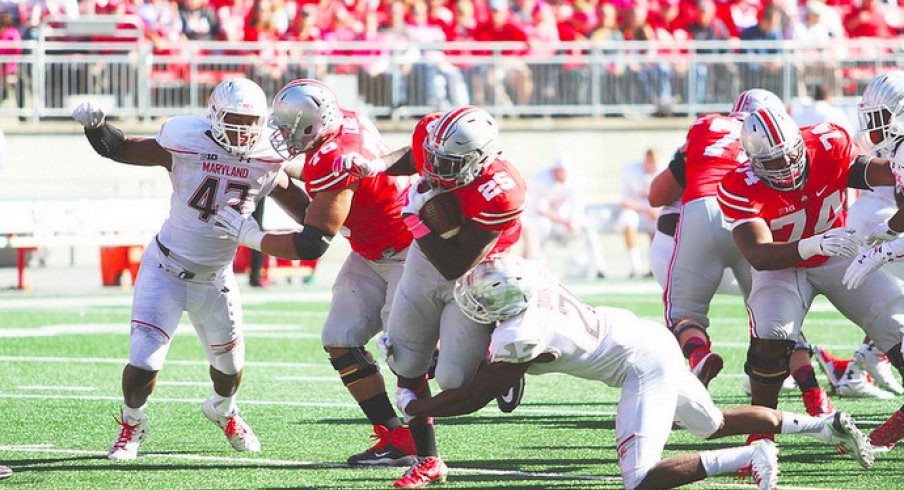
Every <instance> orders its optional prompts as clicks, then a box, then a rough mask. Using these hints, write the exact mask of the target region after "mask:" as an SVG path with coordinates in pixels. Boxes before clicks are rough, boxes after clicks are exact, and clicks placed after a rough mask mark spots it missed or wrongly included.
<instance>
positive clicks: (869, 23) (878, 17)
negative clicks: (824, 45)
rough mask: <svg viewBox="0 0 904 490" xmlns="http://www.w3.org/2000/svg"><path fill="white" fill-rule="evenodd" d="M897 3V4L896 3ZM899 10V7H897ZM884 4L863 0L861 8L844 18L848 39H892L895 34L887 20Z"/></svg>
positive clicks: (874, 0) (873, 0)
mask: <svg viewBox="0 0 904 490" xmlns="http://www.w3.org/2000/svg"><path fill="white" fill-rule="evenodd" d="M895 3H897V2H895ZM895 7H896V8H897V5H896V6H895ZM885 16H886V13H885V12H884V10H883V8H882V4H881V3H880V2H877V1H876V0H861V6H860V8H855V9H854V10H853V11H851V13H849V14H848V15H847V16H846V17H845V18H844V29H845V30H846V31H847V35H848V37H851V38H855V37H878V38H884V39H887V38H890V37H892V36H894V32H892V30H891V29H890V28H889V26H888V22H887V21H886V19H885Z"/></svg>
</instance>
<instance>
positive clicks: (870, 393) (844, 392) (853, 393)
mask: <svg viewBox="0 0 904 490" xmlns="http://www.w3.org/2000/svg"><path fill="white" fill-rule="evenodd" d="M835 392H836V393H838V395H840V396H850V397H869V398H878V399H880V400H891V399H892V398H894V397H895V395H894V393H889V392H887V391H885V390H883V389H881V388H879V387H878V386H876V385H875V384H873V382H872V380H870V379H869V377H867V375H866V371H864V370H863V369H861V368H860V366H858V365H857V363H856V362H851V363H850V364H848V367H847V369H846V370H845V371H844V376H842V377H841V379H840V380H838V386H836V387H835Z"/></svg>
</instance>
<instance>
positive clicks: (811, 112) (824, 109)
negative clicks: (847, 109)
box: [791, 83, 857, 138]
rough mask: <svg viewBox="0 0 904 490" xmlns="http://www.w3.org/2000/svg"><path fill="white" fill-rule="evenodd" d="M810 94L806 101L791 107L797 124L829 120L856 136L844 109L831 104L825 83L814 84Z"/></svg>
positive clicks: (808, 124) (810, 123) (804, 124)
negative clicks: (810, 96) (810, 97)
mask: <svg viewBox="0 0 904 490" xmlns="http://www.w3.org/2000/svg"><path fill="white" fill-rule="evenodd" d="M812 96H813V98H812V99H811V100H810V101H808V102H807V103H804V104H800V105H797V106H794V107H792V108H791V117H792V118H793V119H794V122H796V123H797V125H798V126H801V127H803V126H810V125H813V124H819V123H822V122H831V123H835V124H837V125H839V126H841V127H842V128H844V130H845V131H847V132H848V134H849V135H851V137H854V138H855V137H856V136H857V133H856V132H854V126H853V125H852V124H851V120H850V119H848V117H847V116H846V115H845V114H844V111H842V110H841V109H839V108H838V107H835V106H834V105H832V102H831V99H832V97H831V95H830V94H829V91H828V89H826V86H825V85H823V84H821V83H819V84H816V85H814V86H813V92H812Z"/></svg>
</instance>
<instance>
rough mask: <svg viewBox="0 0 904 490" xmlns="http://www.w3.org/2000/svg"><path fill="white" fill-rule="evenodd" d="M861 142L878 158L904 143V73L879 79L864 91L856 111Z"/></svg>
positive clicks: (884, 75) (877, 77)
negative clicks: (879, 155)
mask: <svg viewBox="0 0 904 490" xmlns="http://www.w3.org/2000/svg"><path fill="white" fill-rule="evenodd" d="M857 112H858V114H859V115H860V140H861V141H862V142H863V143H864V144H865V145H866V146H867V148H870V149H871V150H872V151H874V152H875V153H876V154H879V153H885V152H893V151H895V149H896V147H897V146H898V144H900V143H901V141H904V72H900V71H896V72H889V73H883V74H881V75H877V76H876V77H875V78H873V79H872V81H870V82H869V84H868V85H867V86H866V88H865V89H863V97H862V98H861V99H860V105H859V107H858V108H857Z"/></svg>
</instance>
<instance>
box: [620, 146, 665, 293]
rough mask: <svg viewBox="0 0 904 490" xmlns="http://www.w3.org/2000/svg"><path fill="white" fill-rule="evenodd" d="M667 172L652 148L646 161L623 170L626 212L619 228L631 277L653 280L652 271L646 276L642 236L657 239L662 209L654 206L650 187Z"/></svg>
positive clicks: (621, 218)
mask: <svg viewBox="0 0 904 490" xmlns="http://www.w3.org/2000/svg"><path fill="white" fill-rule="evenodd" d="M663 168H665V164H664V163H663V162H662V161H660V159H659V154H658V152H657V150H656V149H655V148H649V149H648V150H647V151H646V153H644V158H643V159H642V160H639V161H635V162H631V163H629V164H627V165H625V167H624V168H623V170H622V202H621V207H622V211H621V213H620V214H619V217H618V227H619V228H620V229H621V230H622V233H623V234H624V237H625V246H626V247H627V248H628V264H629V267H630V270H629V277H632V278H633V277H638V276H641V275H647V276H652V274H651V273H649V269H647V270H646V271H645V272H644V266H643V254H642V253H641V250H640V247H639V233H643V234H645V235H648V236H649V237H650V240H651V241H652V239H653V233H655V232H656V218H657V216H658V215H659V209H658V208H654V207H651V206H650V202H649V199H648V197H649V195H650V184H651V183H652V182H653V177H656V175H657V174H658V173H659V172H660V171H661V170H662V169H663Z"/></svg>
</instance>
